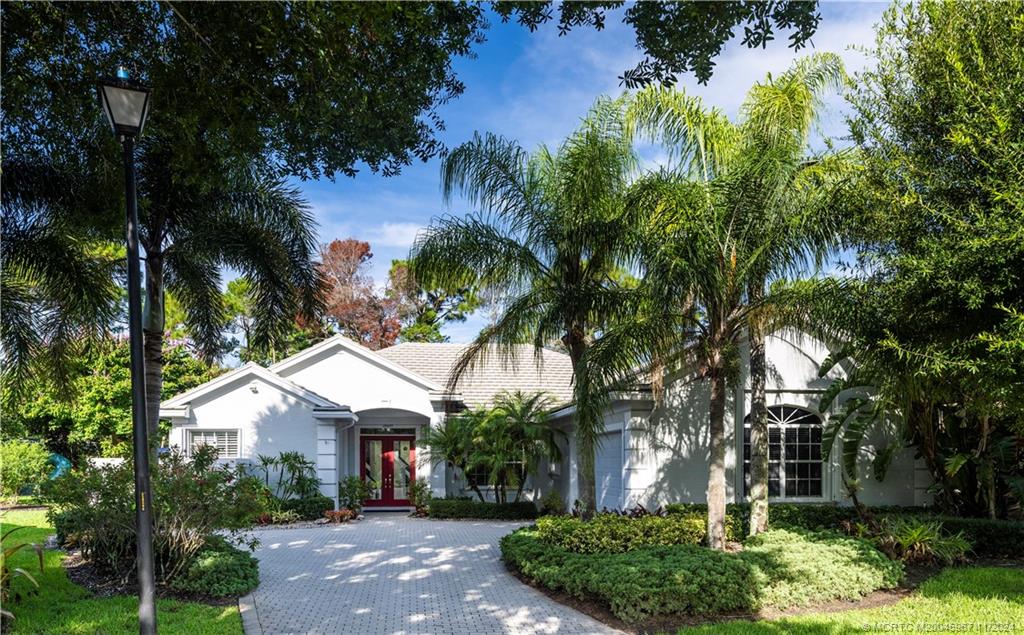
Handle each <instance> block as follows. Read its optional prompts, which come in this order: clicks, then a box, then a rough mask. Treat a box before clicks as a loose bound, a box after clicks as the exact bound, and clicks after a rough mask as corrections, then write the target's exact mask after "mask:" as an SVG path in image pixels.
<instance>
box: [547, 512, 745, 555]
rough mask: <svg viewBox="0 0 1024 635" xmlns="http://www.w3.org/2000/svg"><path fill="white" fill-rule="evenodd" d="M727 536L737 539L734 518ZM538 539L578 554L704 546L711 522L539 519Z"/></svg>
mask: <svg viewBox="0 0 1024 635" xmlns="http://www.w3.org/2000/svg"><path fill="white" fill-rule="evenodd" d="M726 535H727V536H728V537H729V539H730V540H734V539H735V536H734V535H733V531H732V519H731V518H726ZM537 537H538V538H540V539H541V540H543V541H544V542H547V543H549V544H552V545H558V546H560V547H562V548H563V549H567V550H569V551H572V552H574V553H622V552H624V551H632V550H634V549H639V548H640V547H654V546H659V545H661V546H668V545H683V544H689V545H700V544H704V542H705V540H706V539H707V519H706V518H704V517H703V516H697V515H696V514H685V515H684V514H673V515H671V516H664V517H662V516H641V517H638V518H630V517H628V516H619V515H617V514H600V515H598V516H596V517H595V518H594V519H593V520H590V521H584V520H581V519H579V518H575V517H566V516H546V517H544V518H540V519H538V520H537Z"/></svg>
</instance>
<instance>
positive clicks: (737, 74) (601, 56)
mask: <svg viewBox="0 0 1024 635" xmlns="http://www.w3.org/2000/svg"><path fill="white" fill-rule="evenodd" d="M885 6H886V5H885V4H882V3H823V4H822V5H821V14H822V21H821V24H820V27H819V29H818V32H817V34H816V35H815V37H814V39H813V50H816V51H833V52H835V53H838V54H840V55H841V56H842V57H843V59H844V60H845V62H846V64H847V70H848V71H857V70H859V69H861V68H863V66H864V64H865V60H864V56H863V55H862V54H861V53H860V52H859V51H857V50H856V47H862V46H866V45H869V44H871V42H872V41H873V38H874V33H873V26H874V24H875V23H877V22H878V21H879V20H880V18H881V15H882V12H883V11H884V9H885ZM620 18H621V14H620V12H616V13H614V14H612V15H610V16H609V19H608V21H607V26H606V28H605V30H604V31H602V32H596V31H593V30H588V29H581V30H577V31H573V32H571V33H569V34H568V35H566V36H564V37H559V36H558V31H557V28H556V27H554V26H552V25H550V24H549V25H546V26H545V27H542V28H540V29H538V31H537V32H534V33H532V34H531V33H529V32H528V31H527V30H526V29H524V28H522V27H520V26H518V25H516V24H502V23H501V21H500V20H498V19H496V18H494V17H493V16H492V19H491V22H492V26H491V29H490V30H489V31H488V33H487V42H485V43H484V44H482V45H479V46H477V47H476V49H475V52H476V55H477V57H476V58H475V59H459V60H457V61H456V63H455V69H456V72H457V74H458V76H459V78H460V79H461V80H462V81H463V82H464V83H465V85H466V91H465V93H464V94H463V95H462V96H461V97H459V98H458V99H457V100H454V101H453V102H451V103H450V104H448V105H446V106H445V107H444V108H442V109H441V111H440V114H441V115H442V117H443V119H444V120H445V123H446V125H447V129H446V130H445V132H444V133H443V134H442V135H441V139H442V140H443V141H444V143H445V144H446V145H448V146H449V147H454V146H456V145H458V144H459V143H461V142H463V141H465V140H467V139H469V138H470V137H471V136H472V134H473V132H474V131H481V132H494V133H497V134H501V135H504V136H506V137H509V138H513V139H517V140H518V141H519V143H520V144H522V145H523V146H524V147H527V148H533V147H535V146H537V145H539V144H542V143H544V144H548V145H550V146H555V145H557V144H558V142H559V141H560V140H561V139H562V138H564V137H565V136H567V135H568V134H569V133H570V132H571V131H572V130H573V129H574V128H575V127H576V125H577V123H578V122H579V120H580V118H581V117H582V116H583V115H584V114H585V113H586V111H587V109H588V108H589V106H590V105H591V103H593V101H594V99H595V98H597V97H598V96H600V95H603V94H612V95H617V94H619V93H620V92H622V87H621V86H619V80H618V77H619V75H620V74H621V73H622V71H623V70H625V69H627V68H631V67H632V66H633V65H635V64H636V62H637V61H639V60H640V59H641V57H642V54H641V52H640V51H638V50H637V49H636V48H635V45H634V44H635V40H634V37H633V33H632V31H631V30H630V29H629V28H627V27H626V26H624V25H623V24H621V21H620ZM806 50H807V49H805V51H806ZM800 54H802V52H801V53H796V52H794V51H793V50H792V49H789V48H787V47H786V46H785V35H783V34H779V35H778V37H777V40H776V41H775V42H773V43H772V44H770V45H769V47H768V48H767V49H764V50H762V49H753V50H751V49H747V48H745V47H742V46H740V45H739V44H738V41H737V42H734V43H733V45H730V46H728V47H727V48H726V50H725V51H723V54H722V55H721V56H720V57H719V58H718V60H717V65H716V67H715V74H714V76H713V77H712V79H711V80H710V82H709V83H708V85H706V86H700V85H699V84H697V82H696V80H694V79H693V78H692V77H683V78H681V79H680V82H679V86H680V87H681V88H683V89H684V90H686V91H687V92H689V93H691V94H696V95H699V96H700V97H701V98H702V99H704V101H705V102H706V103H708V104H712V105H715V106H718V107H720V108H723V109H724V110H725V111H726V112H727V113H729V114H730V116H735V114H736V111H737V109H738V107H739V105H740V103H741V101H742V99H743V96H744V94H745V93H746V91H747V89H748V88H749V87H750V85H751V84H753V83H754V82H755V81H758V80H760V79H763V78H764V76H765V74H766V73H769V72H771V73H779V72H781V71H784V70H785V69H786V68H787V67H788V66H789V65H790V63H791V62H792V60H793V59H794V58H795V57H797V56H798V55H800ZM828 105H829V108H828V113H827V114H826V116H825V117H824V118H823V119H822V121H821V122H820V127H821V133H822V134H823V135H826V136H830V137H838V136H841V135H842V134H843V131H844V129H845V125H844V124H843V115H844V112H845V108H844V106H843V102H842V100H841V99H839V98H838V97H836V98H834V99H831V100H829V102H828ZM640 150H641V154H642V155H643V156H644V158H645V159H646V160H647V161H649V162H651V163H652V164H653V163H655V162H657V161H658V160H659V156H658V151H657V149H655V148H641V149H640ZM438 174H439V162H438V161H437V160H432V161H430V162H427V163H415V164H413V165H410V166H407V167H406V168H405V169H403V171H402V173H401V174H400V175H399V176H394V177H389V178H385V177H382V176H380V175H376V174H373V173H371V172H370V171H369V170H365V169H364V170H361V171H360V172H359V174H358V175H357V176H355V177H353V178H348V177H344V176H339V177H338V178H337V180H336V181H334V182H331V181H329V180H327V179H322V180H319V181H305V182H297V183H296V185H297V186H298V187H299V188H300V189H301V190H302V192H303V194H304V195H305V197H306V199H307V200H308V201H309V203H310V205H311V206H312V208H313V211H314V213H315V215H316V217H317V220H318V222H319V225H320V227H319V233H320V239H321V242H328V241H330V240H332V239H334V238H347V237H354V238H358V239H360V240H365V241H368V242H369V243H370V244H371V246H372V248H373V253H374V266H373V270H372V273H373V277H374V280H375V282H376V283H377V284H383V283H384V282H385V280H386V278H387V270H388V268H389V266H390V263H391V260H392V259H394V258H404V257H405V256H406V255H407V254H408V251H409V247H410V245H411V244H412V241H413V239H414V238H415V236H416V232H417V230H419V229H420V228H422V227H426V226H427V225H429V224H430V220H431V218H432V217H434V216H437V215H440V214H443V213H453V214H464V213H468V212H470V211H472V210H471V209H469V207H468V206H467V205H465V204H463V203H460V202H458V201H455V202H453V204H452V206H451V208H447V207H445V205H444V203H443V202H442V200H441V195H440V191H439V187H438ZM482 324H483V316H475V317H471V318H470V319H469V320H468V321H467V322H466V323H464V324H456V325H450V326H448V327H446V328H445V329H444V332H445V334H446V335H448V336H449V337H450V338H451V340H452V341H454V342H465V341H469V340H470V339H472V338H473V336H474V335H475V334H476V332H477V331H478V330H479V329H480V326H481V325H482Z"/></svg>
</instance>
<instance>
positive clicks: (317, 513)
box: [281, 496, 334, 520]
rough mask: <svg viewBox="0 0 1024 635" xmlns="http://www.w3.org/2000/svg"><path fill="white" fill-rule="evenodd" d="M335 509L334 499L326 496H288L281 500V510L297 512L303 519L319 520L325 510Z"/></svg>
mask: <svg viewBox="0 0 1024 635" xmlns="http://www.w3.org/2000/svg"><path fill="white" fill-rule="evenodd" d="M332 509H334V501H333V500H331V499H330V498H327V497H326V496H310V497H309V498H286V499H284V500H282V501H281V511H283V512H295V513H296V514H298V515H299V518H301V519H302V520H317V519H318V518H323V517H324V512H326V511H330V510H332Z"/></svg>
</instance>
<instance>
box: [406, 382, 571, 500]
mask: <svg viewBox="0 0 1024 635" xmlns="http://www.w3.org/2000/svg"><path fill="white" fill-rule="evenodd" d="M552 404H553V402H552V401H551V398H550V397H549V396H547V395H546V394H545V393H543V392H535V393H530V394H526V393H523V392H521V391H515V392H511V393H510V392H502V393H499V394H498V395H497V396H496V397H495V400H494V406H493V407H492V408H490V409H484V408H477V409H474V410H467V411H464V412H461V413H458V414H455V415H452V416H450V417H448V419H446V420H445V422H444V423H442V424H440V425H438V426H433V427H432V428H431V429H430V430H429V431H428V432H427V433H426V434H425V435H424V437H423V438H422V439H420V446H421V447H423V448H425V449H426V450H427V452H425V453H424V454H425V455H426V456H427V457H428V458H427V459H426V460H429V461H431V462H432V463H433V464H435V465H436V464H445V465H448V466H450V467H452V468H454V470H455V475H456V477H458V476H459V475H461V477H462V478H463V479H465V481H466V486H467V487H468V488H469V489H470V490H471V491H473V493H475V494H476V496H477V498H478V499H480V501H481V502H483V501H485V500H486V497H485V496H484V492H483V490H482V489H481V488H483V487H491V488H493V491H494V497H495V502H497V503H506V502H519V499H520V498H521V497H522V493H523V488H524V487H525V486H526V482H527V480H528V478H529V477H530V476H535V475H536V474H537V470H538V467H539V465H540V462H541V461H542V460H546V461H550V462H557V461H559V460H561V450H560V449H559V447H558V440H559V438H560V437H562V436H564V433H562V432H561V431H559V430H556V429H555V428H553V427H552V426H551V424H550V422H549V421H548V417H547V413H548V411H549V410H550V409H551V406H552ZM481 474H482V475H484V476H480V475H481ZM509 492H513V494H512V500H511V501H509Z"/></svg>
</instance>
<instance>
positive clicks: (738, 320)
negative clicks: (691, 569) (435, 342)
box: [593, 55, 847, 549]
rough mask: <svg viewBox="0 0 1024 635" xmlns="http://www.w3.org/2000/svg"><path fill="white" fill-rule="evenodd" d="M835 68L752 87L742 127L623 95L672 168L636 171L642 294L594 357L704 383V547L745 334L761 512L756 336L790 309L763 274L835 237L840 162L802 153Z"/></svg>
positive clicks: (763, 439)
mask: <svg viewBox="0 0 1024 635" xmlns="http://www.w3.org/2000/svg"><path fill="white" fill-rule="evenodd" d="M842 77H843V75H842V67H841V65H840V64H839V60H838V58H836V57H835V56H831V55H818V56H813V57H811V58H807V59H805V60H802V61H800V62H798V63H797V65H796V66H795V67H794V69H793V70H791V71H790V72H789V73H787V74H785V75H784V76H783V77H781V78H780V79H779V80H778V81H777V82H773V81H772V80H770V79H769V81H768V82H766V83H764V84H758V85H756V86H755V87H754V89H752V90H751V93H750V95H749V97H748V100H747V102H746V104H745V105H744V108H743V111H742V114H743V119H741V121H740V122H738V123H733V122H731V121H729V119H728V118H727V117H726V116H725V115H724V113H722V112H721V111H719V110H717V109H707V108H705V107H704V106H703V104H702V103H701V102H700V100H699V99H696V98H694V97H691V96H688V95H685V94H684V93H682V92H678V91H674V90H670V89H662V88H650V89H646V90H644V91H641V92H640V93H639V94H638V95H637V96H636V98H635V99H634V101H633V102H632V104H631V105H630V122H631V125H632V126H634V127H636V128H637V129H638V131H640V132H641V133H644V134H647V135H649V136H651V137H653V138H655V139H657V140H660V141H661V142H663V143H664V144H665V145H666V146H667V147H668V148H669V150H670V152H671V156H672V158H673V159H674V165H673V166H672V167H670V168H665V169H662V170H661V171H659V172H657V173H653V174H649V175H647V176H646V177H644V178H643V179H641V180H640V181H639V182H638V183H637V185H636V186H635V188H634V191H633V193H632V195H631V201H630V204H631V206H634V207H636V208H637V209H639V210H645V211H646V213H647V214H648V216H647V220H646V221H645V223H644V225H645V226H646V227H647V228H648V229H649V234H648V239H647V240H646V241H645V243H644V245H645V250H644V251H645V253H644V258H643V261H644V262H643V269H644V275H643V282H642V284H641V285H640V287H639V288H638V290H639V292H640V293H641V294H643V295H646V296H647V299H646V300H643V301H642V303H641V306H642V308H643V309H644V311H637V312H636V314H635V316H634V317H633V318H632V319H630V320H627V321H625V322H623V323H621V324H618V325H614V326H613V327H612V328H610V329H609V332H608V333H607V334H606V337H604V338H602V339H603V340H604V341H602V342H601V343H600V345H599V346H598V347H596V350H595V351H594V352H593V356H594V364H595V365H596V366H598V367H601V368H603V369H604V374H605V377H606V378H611V379H615V380H618V381H622V378H624V377H628V376H629V375H630V374H631V373H635V371H636V369H637V368H651V367H652V366H654V367H656V368H660V367H662V366H663V365H665V364H670V363H675V364H683V365H685V367H686V368H690V369H696V373H695V374H696V377H697V378H698V379H702V380H706V381H707V382H708V384H709V388H710V404H709V437H710V438H709V449H710V459H709V469H708V490H707V501H708V541H709V546H711V547H713V548H717V549H721V548H724V540H725V450H726V443H725V426H724V417H725V405H726V390H727V386H728V384H729V383H730V382H731V381H734V380H735V379H736V378H737V376H738V373H737V371H738V367H739V350H740V346H741V344H742V343H743V339H744V337H747V338H751V339H750V343H751V349H752V350H751V355H752V359H751V374H752V383H753V387H754V394H753V398H752V401H753V402H754V403H753V407H752V412H753V413H754V416H753V417H752V418H753V419H755V424H754V426H753V427H754V430H753V434H752V437H753V445H754V446H755V447H756V456H755V458H754V461H753V463H754V469H753V472H754V475H753V481H754V483H755V487H754V489H755V491H756V495H755V499H756V500H757V504H755V505H754V506H753V508H754V510H755V511H754V512H753V513H754V515H755V522H754V523H752V524H753V525H754V526H755V527H756V529H755V531H759V530H761V529H763V527H764V526H765V522H766V519H767V515H766V514H767V471H768V470H767V455H768V452H767V437H768V435H767V419H766V416H765V413H766V411H767V409H766V407H765V396H764V373H765V366H766V364H765V359H764V346H763V341H764V340H763V336H764V333H765V332H767V331H768V330H770V329H771V328H775V327H778V326H780V325H781V324H783V323H785V320H784V318H788V317H789V316H791V315H792V314H793V312H792V311H786V310H782V307H785V306H787V298H788V297H793V296H791V294H788V293H786V292H785V291H779V290H775V291H772V292H770V291H769V283H770V282H772V281H775V280H778V279H780V278H783V277H785V276H786V275H787V274H791V273H793V272H795V271H798V270H799V269H800V267H801V266H802V265H804V264H805V261H806V258H807V256H808V255H809V254H816V253H818V252H819V251H820V249H819V248H818V245H819V244H820V242H821V237H823V236H825V237H827V236H830V235H831V229H830V228H831V227H832V225H831V224H830V222H823V218H822V210H823V209H826V208H828V205H826V204H825V202H826V201H832V200H834V197H833V196H831V195H829V196H826V195H824V192H825V191H826V190H827V191H829V192H831V190H828V189H827V188H826V187H825V185H826V184H827V185H828V186H829V187H832V185H833V184H834V182H836V181H837V180H841V179H839V178H838V177H837V174H844V173H845V172H844V169H845V166H846V165H847V164H846V163H845V162H843V161H840V160H838V159H834V158H832V157H829V158H824V159H819V160H814V161H808V160H807V157H806V155H805V152H806V138H807V134H808V132H807V131H808V129H809V126H810V121H813V106H814V104H816V103H817V101H816V96H817V94H818V93H819V91H820V90H822V89H823V88H825V87H827V86H829V85H832V84H834V83H836V82H837V81H839V79H840V78H842ZM808 113H809V114H808ZM828 244H831V243H828Z"/></svg>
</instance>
